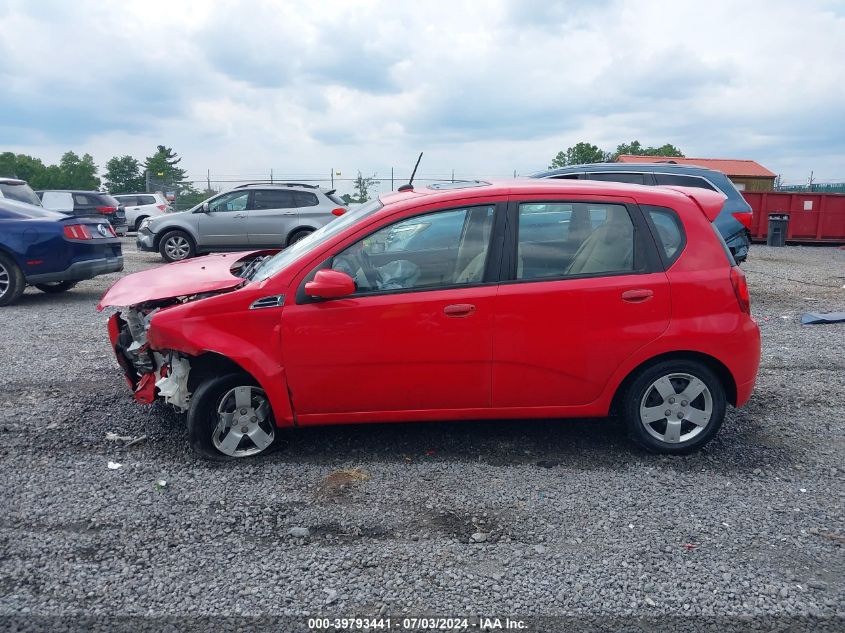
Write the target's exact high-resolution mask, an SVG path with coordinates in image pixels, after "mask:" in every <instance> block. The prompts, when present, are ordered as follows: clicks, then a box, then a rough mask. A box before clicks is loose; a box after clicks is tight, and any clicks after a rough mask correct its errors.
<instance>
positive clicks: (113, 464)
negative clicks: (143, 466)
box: [109, 462, 123, 470]
mask: <svg viewBox="0 0 845 633" xmlns="http://www.w3.org/2000/svg"><path fill="white" fill-rule="evenodd" d="M121 466H123V464H118V463H117V462H109V470H117V469H118V468H120V467H121Z"/></svg>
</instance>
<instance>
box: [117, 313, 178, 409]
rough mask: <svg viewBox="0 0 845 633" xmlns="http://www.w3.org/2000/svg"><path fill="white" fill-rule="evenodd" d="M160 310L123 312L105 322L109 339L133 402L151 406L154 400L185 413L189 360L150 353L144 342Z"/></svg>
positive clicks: (173, 355)
mask: <svg viewBox="0 0 845 633" xmlns="http://www.w3.org/2000/svg"><path fill="white" fill-rule="evenodd" d="M160 309H161V308H160V307H157V308H152V309H147V310H144V309H142V308H141V309H139V308H138V307H132V308H124V309H123V310H121V311H120V312H118V313H115V314H113V315H112V316H111V317H110V318H109V335H110V338H111V341H112V346H113V347H114V351H115V355H116V356H117V362H118V363H119V364H120V366H121V368H122V369H123V373H124V374H125V375H126V381H127V382H128V383H129V386H130V387H131V389H132V391H133V392H134V397H135V400H137V401H138V402H142V403H144V404H152V402H153V401H154V400H155V399H156V396H158V397H160V398H162V399H163V400H164V401H165V402H166V403H168V404H172V405H173V406H174V407H176V408H177V409H179V410H180V411H187V409H188V403H189V401H190V397H191V394H190V392H189V391H188V376H189V374H190V371H191V363H190V360H189V357H188V356H186V355H185V354H181V353H179V352H176V351H172V350H167V351H157V350H153V349H152V348H151V347H150V345H149V342H148V341H147V331H148V330H149V328H150V321H151V320H152V317H153V315H154V314H155V313H156V312H158V310H160Z"/></svg>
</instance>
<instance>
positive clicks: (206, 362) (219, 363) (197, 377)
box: [188, 352, 251, 393]
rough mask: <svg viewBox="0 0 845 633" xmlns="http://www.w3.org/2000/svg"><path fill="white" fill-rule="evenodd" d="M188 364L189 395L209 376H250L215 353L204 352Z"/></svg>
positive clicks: (233, 363) (235, 364)
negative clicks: (189, 369) (238, 374)
mask: <svg viewBox="0 0 845 633" xmlns="http://www.w3.org/2000/svg"><path fill="white" fill-rule="evenodd" d="M190 362H191V373H190V374H188V391H189V392H190V393H194V392H195V391H196V390H197V387H199V386H200V384H202V382H203V381H204V380H205V379H206V378H208V377H209V376H215V375H217V376H219V375H223V374H232V373H240V374H246V375H247V376H250V373H249V372H248V371H246V370H245V369H244V368H243V367H241V366H240V365H238V364H237V363H236V362H235V361H233V360H231V359H229V358H226V357H225V356H223V355H222V354H217V353H215V352H206V353H205V354H202V355H200V356H193V357H191V359H190ZM250 377H251V376H250Z"/></svg>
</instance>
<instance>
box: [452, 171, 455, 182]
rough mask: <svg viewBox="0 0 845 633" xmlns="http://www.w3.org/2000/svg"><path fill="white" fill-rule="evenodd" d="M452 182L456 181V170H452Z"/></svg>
mask: <svg viewBox="0 0 845 633" xmlns="http://www.w3.org/2000/svg"><path fill="white" fill-rule="evenodd" d="M452 182H455V170H454V169H453V170H452Z"/></svg>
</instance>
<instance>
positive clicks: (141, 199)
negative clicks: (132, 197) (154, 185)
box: [138, 196, 157, 205]
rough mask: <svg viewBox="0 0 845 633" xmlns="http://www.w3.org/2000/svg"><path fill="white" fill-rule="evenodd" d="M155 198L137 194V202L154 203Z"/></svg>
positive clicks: (155, 201) (141, 203) (140, 203)
mask: <svg viewBox="0 0 845 633" xmlns="http://www.w3.org/2000/svg"><path fill="white" fill-rule="evenodd" d="M156 203H157V200H156V197H155V196H138V204H139V205H143V204H156Z"/></svg>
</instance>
